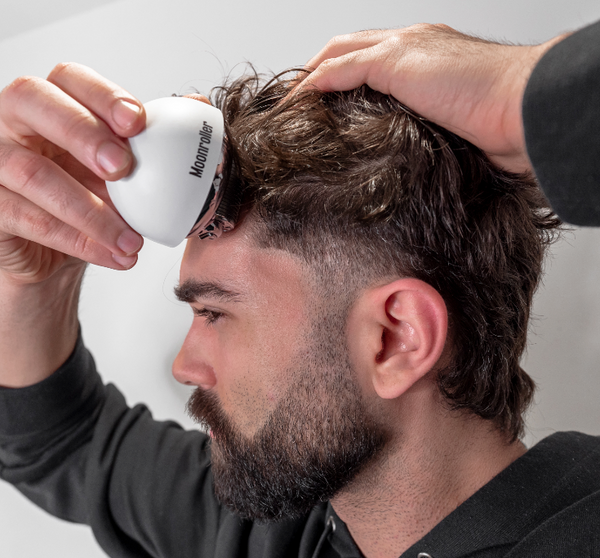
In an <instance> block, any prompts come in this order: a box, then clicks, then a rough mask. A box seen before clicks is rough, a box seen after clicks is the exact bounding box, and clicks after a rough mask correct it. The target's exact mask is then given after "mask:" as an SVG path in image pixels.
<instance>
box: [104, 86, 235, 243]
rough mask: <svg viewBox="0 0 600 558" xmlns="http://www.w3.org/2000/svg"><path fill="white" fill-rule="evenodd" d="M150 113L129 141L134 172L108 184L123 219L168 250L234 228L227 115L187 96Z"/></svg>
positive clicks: (159, 102) (161, 102) (151, 107)
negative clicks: (228, 181)
mask: <svg viewBox="0 0 600 558" xmlns="http://www.w3.org/2000/svg"><path fill="white" fill-rule="evenodd" d="M144 108H145V109H146V116H147V120H146V129H145V130H144V131H143V132H141V133H140V134H138V135H137V136H135V137H133V138H129V143H130V145H131V149H132V151H133V156H134V159H135V167H134V170H133V172H132V173H131V174H130V175H129V176H127V177H125V178H123V179H121V180H118V181H116V182H108V183H107V188H108V193H109V195H110V198H111V200H112V202H113V203H114V205H115V207H116V208H117V210H118V211H119V213H120V214H121V216H122V217H123V219H125V221H127V223H128V224H129V225H130V226H131V227H132V228H133V229H134V230H136V231H137V232H138V233H140V234H141V235H142V236H145V237H146V238H149V239H150V240H154V241H155V242H159V243H160V244H164V245H166V246H177V245H178V244H179V243H180V242H181V241H182V240H184V239H185V238H186V237H188V236H192V235H198V236H199V237H200V238H214V237H217V236H220V234H221V233H223V232H226V231H228V230H230V229H232V228H233V226H234V224H235V218H236V216H237V215H236V212H237V204H236V203H234V199H233V198H234V197H235V196H232V195H231V194H232V192H226V190H227V185H226V181H225V180H224V167H225V156H226V153H225V142H224V126H223V115H222V114H221V111H220V110H218V109H217V108H215V107H213V106H210V105H208V104H206V103H202V102H199V101H196V100H193V99H188V98H185V97H167V98H163V99H156V100H154V101H150V102H149V103H146V104H145V105H144Z"/></svg>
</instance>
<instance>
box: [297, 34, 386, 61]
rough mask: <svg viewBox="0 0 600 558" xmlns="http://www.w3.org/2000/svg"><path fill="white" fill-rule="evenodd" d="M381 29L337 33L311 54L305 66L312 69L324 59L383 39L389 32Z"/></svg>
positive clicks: (341, 54)
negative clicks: (343, 33) (314, 53)
mask: <svg viewBox="0 0 600 558" xmlns="http://www.w3.org/2000/svg"><path fill="white" fill-rule="evenodd" d="M391 32H392V31H386V30H382V29H373V30H370V31H357V32H356V33H349V34H347V35H339V36H337V37H334V38H333V39H331V40H330V41H329V42H328V43H327V44H326V45H325V46H324V47H323V49H321V51H320V52H319V53H318V54H317V55H316V56H313V57H312V58H311V59H310V60H309V61H308V62H307V64H306V68H308V69H310V70H314V69H316V68H318V67H319V65H320V64H322V63H323V62H324V61H325V60H328V59H330V58H338V57H339V56H343V55H344V54H348V53H350V52H354V51H357V50H362V49H365V48H368V47H371V46H373V45H376V44H377V43H379V42H381V41H383V40H384V39H385V38H386V37H387V36H388V35H389V33H391Z"/></svg>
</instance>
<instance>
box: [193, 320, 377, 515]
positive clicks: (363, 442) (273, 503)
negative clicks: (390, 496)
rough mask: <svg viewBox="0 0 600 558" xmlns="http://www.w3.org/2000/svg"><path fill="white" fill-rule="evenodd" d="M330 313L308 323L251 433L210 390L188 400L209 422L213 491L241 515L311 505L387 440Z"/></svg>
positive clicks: (346, 480) (303, 510)
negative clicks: (302, 342) (270, 404)
mask: <svg viewBox="0 0 600 558" xmlns="http://www.w3.org/2000/svg"><path fill="white" fill-rule="evenodd" d="M338 319H339V317H338ZM333 321H336V320H335V319H334V318H333V317H331V316H328V317H326V318H325V320H320V321H318V322H317V323H319V326H318V327H313V328H312V334H311V335H309V336H308V337H309V343H308V344H307V346H308V350H306V351H305V352H304V354H298V355H296V358H295V359H294V363H295V364H294V365H293V366H292V367H290V368H288V369H287V370H284V371H282V377H283V378H293V381H292V383H291V385H290V386H289V388H288V389H287V390H286V393H285V394H284V396H283V397H282V398H281V400H280V401H279V402H278V403H277V405H276V407H275V408H274V409H273V411H272V412H271V413H270V414H269V416H268V417H267V419H266V421H265V423H264V424H263V425H262V426H261V428H260V429H259V430H258V431H257V432H256V433H255V434H254V435H253V436H252V437H251V438H248V437H246V436H244V435H243V434H242V433H241V432H239V430H237V429H236V427H235V426H234V425H233V424H232V421H231V420H230V419H229V417H228V416H227V415H226V414H225V412H224V411H223V408H222V406H221V404H220V402H219V400H218V398H217V396H216V395H215V394H214V393H213V392H207V391H204V390H202V389H201V388H197V389H196V391H195V392H194V394H193V395H192V397H191V398H190V400H189V402H188V407H187V408H188V413H189V415H190V416H191V417H192V418H193V419H195V420H196V421H198V422H200V423H201V424H203V425H204V426H205V427H207V428H210V429H211V430H212V434H213V440H212V442H211V450H212V456H211V462H212V471H213V477H214V488H215V494H216V496H217V498H218V499H219V501H220V502H221V503H222V504H223V505H225V506H226V507H228V508H229V509H230V510H231V511H233V512H234V513H236V514H237V515H239V516H241V517H242V518H244V519H251V520H255V521H259V522H271V521H277V520H280V519H284V518H294V517H300V516H303V515H305V514H307V513H309V512H310V510H311V509H312V508H313V507H314V506H315V505H316V504H318V503H319V502H326V501H328V500H330V499H331V498H332V497H333V496H334V495H335V494H336V493H337V492H339V491H340V490H342V489H343V488H344V487H346V486H347V485H349V484H350V483H351V481H352V480H353V479H354V478H355V477H356V475H357V474H358V473H359V472H360V471H361V470H362V469H364V468H365V466H366V465H367V464H368V463H370V462H371V461H373V460H374V458H375V456H376V455H377V454H378V452H379V451H380V450H381V449H382V448H383V447H384V445H385V442H386V440H387V435H386V429H385V428H383V427H382V426H381V425H379V424H378V423H377V422H376V421H375V420H374V419H373V418H372V417H371V415H370V414H369V413H368V412H367V410H366V406H365V405H364V402H363V397H362V394H361V392H360V388H359V386H358V383H357V381H356V379H355V372H354V370H353V369H352V366H351V364H350V362H349V359H348V350H347V348H346V344H345V342H344V341H343V340H344V339H345V334H344V332H343V331H339V332H338V334H337V335H336V334H332V331H335V329H340V328H339V326H338V327H337V328H335V329H330V328H328V327H327V322H329V323H332V322H333ZM338 323H339V322H338ZM342 323H344V322H342Z"/></svg>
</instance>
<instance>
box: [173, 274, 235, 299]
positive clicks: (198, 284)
mask: <svg viewBox="0 0 600 558" xmlns="http://www.w3.org/2000/svg"><path fill="white" fill-rule="evenodd" d="M174 292H175V296H176V297H177V298H178V299H179V300H180V301H181V302H187V303H192V302H196V301H197V300H198V299H199V298H213V299H216V300H219V301H220V302H237V301H238V300H239V298H240V297H241V295H240V293H236V292H235V291H232V290H230V289H226V288H225V287H223V286H222V285H219V283H215V282H213V281H197V280H196V279H186V280H185V281H184V282H183V283H182V284H181V285H178V286H177V287H175V289H174Z"/></svg>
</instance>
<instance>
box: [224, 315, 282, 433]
mask: <svg viewBox="0 0 600 558" xmlns="http://www.w3.org/2000/svg"><path fill="white" fill-rule="evenodd" d="M234 331H235V333H234ZM275 335H276V334H275V332H274V331H273V330H271V328H270V327H269V324H267V323H265V322H263V323H261V324H258V325H255V326H254V327H238V328H232V330H231V332H225V331H224V332H223V333H222V334H221V335H220V336H219V340H218V344H219V346H220V350H219V355H220V356H219V359H218V362H217V363H216V366H217V376H218V380H219V381H218V382H217V393H218V395H219V398H220V400H221V402H222V405H223V408H224V410H225V411H226V412H227V414H228V415H229V416H230V417H231V418H232V420H233V421H234V424H236V426H237V427H238V428H240V429H241V430H242V431H243V432H244V433H245V434H246V435H248V436H251V435H252V434H253V433H254V432H256V430H258V428H260V426H262V424H264V422H265V420H266V418H267V417H268V415H269V414H270V412H271V411H273V409H274V408H275V407H276V405H277V402H278V401H279V400H280V398H281V396H282V394H283V393H285V391H286V388H287V385H288V379H287V378H286V377H285V376H286V374H285V369H286V367H287V362H288V360H289V355H286V354H285V353H286V351H285V350H282V347H289V344H288V343H283V344H282V343H280V342H278V341H277V339H276V337H275Z"/></svg>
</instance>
